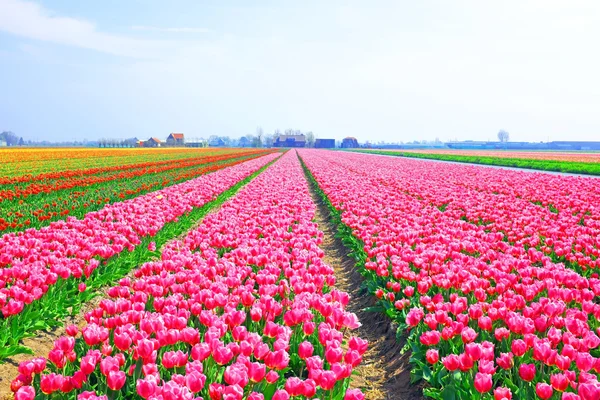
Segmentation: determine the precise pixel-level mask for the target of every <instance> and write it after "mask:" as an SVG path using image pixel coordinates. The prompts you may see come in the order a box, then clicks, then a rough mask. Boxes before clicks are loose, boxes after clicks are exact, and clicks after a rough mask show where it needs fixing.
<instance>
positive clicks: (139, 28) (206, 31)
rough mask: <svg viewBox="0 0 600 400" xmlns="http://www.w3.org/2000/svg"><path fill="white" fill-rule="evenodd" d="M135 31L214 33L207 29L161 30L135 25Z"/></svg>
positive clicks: (155, 27) (154, 27)
mask: <svg viewBox="0 0 600 400" xmlns="http://www.w3.org/2000/svg"><path fill="white" fill-rule="evenodd" d="M131 29H132V30H134V31H153V32H165V33H211V32H212V31H211V30H210V29H207V28H185V27H182V28H161V27H158V26H145V25H134V26H132V27H131Z"/></svg>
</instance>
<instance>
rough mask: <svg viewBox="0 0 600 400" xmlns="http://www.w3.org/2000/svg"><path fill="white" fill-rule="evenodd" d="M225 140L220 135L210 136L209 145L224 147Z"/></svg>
mask: <svg viewBox="0 0 600 400" xmlns="http://www.w3.org/2000/svg"><path fill="white" fill-rule="evenodd" d="M224 146H225V142H224V141H223V139H221V138H220V137H213V138H210V139H209V141H208V147H224Z"/></svg>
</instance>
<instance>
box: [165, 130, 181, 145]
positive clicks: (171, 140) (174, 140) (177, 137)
mask: <svg viewBox="0 0 600 400" xmlns="http://www.w3.org/2000/svg"><path fill="white" fill-rule="evenodd" d="M183 145H185V139H184V137H183V133H171V134H170V135H169V137H168V138H167V146H183Z"/></svg>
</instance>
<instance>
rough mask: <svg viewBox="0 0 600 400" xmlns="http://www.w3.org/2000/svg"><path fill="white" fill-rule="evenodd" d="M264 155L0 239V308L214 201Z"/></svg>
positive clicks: (85, 273) (14, 306) (6, 310)
mask: <svg viewBox="0 0 600 400" xmlns="http://www.w3.org/2000/svg"><path fill="white" fill-rule="evenodd" d="M277 156H278V155H277V154H270V155H267V156H264V157H261V158H258V159H255V160H251V161H248V162H245V163H241V164H238V165H235V166H232V167H228V168H225V169H221V170H218V171H216V172H214V173H211V174H209V175H203V176H200V177H198V178H195V179H192V180H189V181H186V182H184V183H181V184H178V185H174V186H170V187H168V188H165V189H162V190H159V191H155V192H151V193H148V194H146V195H142V196H138V197H136V198H134V199H131V200H126V201H123V202H118V203H113V204H109V205H106V206H105V207H104V208H102V209H101V210H99V211H95V212H90V213H88V214H86V216H85V217H84V218H83V219H81V220H79V219H76V218H72V217H69V218H67V219H66V220H65V221H56V222H53V223H52V224H50V225H49V226H48V227H44V228H41V229H39V230H36V229H29V230H27V231H24V232H19V233H10V234H5V235H3V236H2V237H0V312H1V313H2V316H3V317H4V318H8V317H10V316H12V315H15V314H18V313H20V312H21V311H22V310H23V308H24V307H25V305H26V304H29V303H31V302H33V301H35V300H37V299H39V298H40V297H42V296H43V295H44V293H46V292H47V291H48V289H49V288H50V287H51V286H52V285H54V284H56V282H57V281H58V280H59V279H62V280H67V279H71V278H73V279H78V280H81V281H82V282H84V281H85V278H86V277H89V276H90V274H91V273H92V272H93V271H94V269H95V268H96V267H98V265H99V264H100V262H101V261H103V260H107V259H108V258H110V257H112V256H114V255H117V254H119V253H121V252H123V251H124V250H129V251H132V250H133V249H134V248H135V247H136V246H137V245H139V244H140V243H141V239H142V238H143V237H148V236H154V235H155V234H156V233H157V232H158V231H159V230H160V229H161V228H162V227H163V226H164V225H165V224H166V223H168V222H171V221H176V220H177V219H178V218H179V217H181V216H182V215H184V214H185V213H188V212H190V211H191V210H192V209H194V208H196V207H200V206H202V205H203V204H205V203H207V202H209V201H211V200H213V199H215V198H216V197H217V196H218V195H219V194H220V193H222V192H223V191H225V190H226V189H228V188H229V187H231V186H233V185H234V184H235V183H236V182H238V181H240V180H242V179H243V178H245V177H247V176H249V175H250V174H252V173H253V172H254V171H256V170H258V169H259V168H260V167H262V166H263V165H266V164H267V163H268V162H270V161H272V160H273V159H275V158H276V157H277Z"/></svg>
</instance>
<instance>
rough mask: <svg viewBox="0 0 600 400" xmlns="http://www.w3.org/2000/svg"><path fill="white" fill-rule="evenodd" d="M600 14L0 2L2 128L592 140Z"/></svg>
mask: <svg viewBox="0 0 600 400" xmlns="http://www.w3.org/2000/svg"><path fill="white" fill-rule="evenodd" d="M598 21H600V3H599V2H597V1H595V0H594V1H572V2H564V1H552V0H550V1H529V0H524V1H503V2H487V1H486V2H482V1H442V0H440V1H419V2H415V1H400V0H390V1H387V0H375V1H367V0H365V1H337V0H328V1H312V0H307V1H285V0H280V1H241V0H239V1H226V0H221V1H194V0H174V1H170V2H165V1H158V0H102V1H71V0H62V1H58V0H43V1H22V0H0V60H1V62H0V93H1V96H0V130H12V131H13V132H15V133H17V134H18V135H20V136H23V137H25V138H26V139H33V140H42V139H49V140H81V139H84V138H85V139H88V140H92V139H98V138H103V137H105V138H113V137H114V138H126V137H131V136H137V137H139V138H146V137H150V136H158V137H166V136H167V135H168V133H169V132H173V131H180V132H184V133H186V134H187V136H188V137H208V136H210V135H211V134H218V135H230V136H232V137H239V136H241V135H245V134H247V133H253V132H254V130H255V129H256V127H257V126H259V125H260V126H262V127H263V129H264V130H265V131H267V132H272V131H273V130H274V129H276V128H279V129H282V130H283V129H285V128H288V127H290V128H294V129H301V130H312V131H313V132H314V133H315V135H316V136H317V137H322V138H327V137H334V138H338V139H340V138H343V137H344V136H347V135H352V136H356V137H357V138H358V139H359V141H365V140H371V141H379V140H385V141H408V140H432V139H434V138H436V137H437V138H440V139H442V140H451V139H455V138H456V139H459V140H460V139H481V140H487V139H495V138H496V133H497V132H498V130H499V129H505V130H508V131H509V132H510V134H511V140H518V141H520V140H532V141H546V140H548V139H549V140H600V114H599V112H598V111H599V110H600V74H599V73H598V71H600V52H598V50H597V47H598V43H597V41H598V38H600V24H599V23H598Z"/></svg>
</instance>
